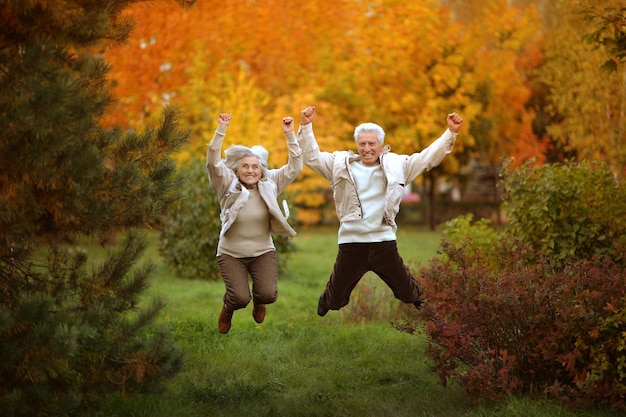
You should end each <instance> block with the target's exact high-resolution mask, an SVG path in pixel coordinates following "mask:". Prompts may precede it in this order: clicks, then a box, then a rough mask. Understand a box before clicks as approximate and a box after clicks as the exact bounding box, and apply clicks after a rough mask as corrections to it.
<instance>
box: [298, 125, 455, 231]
mask: <svg viewBox="0 0 626 417" xmlns="http://www.w3.org/2000/svg"><path fill="white" fill-rule="evenodd" d="M455 140H456V135H455V134H453V133H452V132H450V130H449V129H446V131H445V132H444V133H443V134H442V135H441V136H440V137H439V138H438V139H437V140H435V141H434V142H433V143H432V144H431V145H430V146H428V147H427V148H425V149H424V150H422V151H421V152H417V153H414V154H412V155H400V154H396V153H393V152H391V151H390V150H391V148H390V146H389V145H386V146H385V147H384V149H383V152H382V153H381V154H380V157H379V161H380V166H381V168H382V170H383V173H384V177H385V184H386V190H385V194H386V204H385V215H384V219H383V220H384V221H385V223H387V224H389V225H391V226H392V227H393V228H394V231H395V230H396V228H397V225H396V216H397V214H398V212H399V211H400V203H401V202H402V196H403V195H404V187H405V185H407V184H410V183H411V182H412V181H413V180H414V179H415V178H417V176H418V175H421V174H423V173H424V172H427V171H430V170H431V169H432V168H433V167H435V166H437V165H439V164H440V163H441V161H443V158H445V156H446V155H447V154H449V153H450V152H452V145H453V144H454V141H455ZM298 141H299V142H300V146H301V147H302V152H303V156H304V163H305V164H306V166H308V167H309V168H311V169H312V170H313V171H315V172H317V173H318V174H320V175H321V176H323V177H324V178H326V179H327V180H328V182H329V183H330V185H331V186H332V187H333V199H334V200H335V210H336V211H337V217H338V219H339V221H340V222H344V221H353V220H359V219H361V218H363V210H362V208H361V202H360V200H359V195H358V193H357V190H356V185H355V183H354V179H353V178H352V172H351V171H350V163H352V162H354V161H356V160H358V159H359V155H357V154H355V153H354V152H352V151H336V152H333V153H330V152H322V151H320V149H319V146H318V144H317V141H316V140H315V135H314V134H313V124H312V123H309V124H306V125H303V126H300V130H299V131H298Z"/></svg>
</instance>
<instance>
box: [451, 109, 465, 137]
mask: <svg viewBox="0 0 626 417" xmlns="http://www.w3.org/2000/svg"><path fill="white" fill-rule="evenodd" d="M447 120H448V129H450V132H452V133H459V130H460V129H461V125H462V124H463V118H462V117H461V116H459V115H458V114H456V113H450V114H448V117H447Z"/></svg>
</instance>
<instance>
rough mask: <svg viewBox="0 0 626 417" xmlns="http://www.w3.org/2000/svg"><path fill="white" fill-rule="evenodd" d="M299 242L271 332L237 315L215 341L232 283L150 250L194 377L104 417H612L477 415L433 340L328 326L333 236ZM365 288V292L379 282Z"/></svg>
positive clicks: (509, 408) (431, 247)
mask: <svg viewBox="0 0 626 417" xmlns="http://www.w3.org/2000/svg"><path fill="white" fill-rule="evenodd" d="M439 239H440V235H439V234H437V233H431V232H424V231H414V230H409V231H406V232H404V231H402V232H401V233H400V234H399V236H398V244H399V246H400V252H401V254H402V255H403V257H404V258H405V260H406V261H409V260H412V261H416V262H426V261H427V260H428V259H429V258H430V257H432V256H434V255H435V253H436V249H437V246H438V243H439ZM295 243H296V244H297V246H298V248H299V250H298V252H297V253H296V254H294V255H292V257H291V258H290V260H289V270H290V272H289V274H287V276H285V277H281V279H280V281H279V298H278V301H277V302H276V303H275V304H273V305H271V306H269V307H268V312H267V318H266V321H265V323H263V324H261V325H258V324H256V323H255V322H254V321H253V319H252V313H251V312H252V309H251V306H248V308H246V309H245V310H239V311H237V312H236V313H235V315H234V318H233V327H232V329H231V331H230V333H228V334H227V335H221V334H220V333H219V332H218V330H217V316H218V314H219V310H220V308H221V298H222V295H223V291H224V288H223V284H222V283H221V282H207V281H200V280H198V281H182V280H178V279H175V278H172V277H171V276H170V275H169V273H168V271H167V269H166V268H164V267H163V265H162V264H161V263H160V261H159V258H158V255H157V253H156V249H155V248H154V247H151V248H150V250H149V252H148V254H147V256H148V257H150V258H152V259H153V260H154V261H155V262H156V263H157V273H156V274H155V278H154V282H153V287H152V288H151V290H150V293H151V295H158V296H160V297H164V298H166V299H167V300H168V307H167V309H166V311H165V313H164V314H163V315H162V317H161V321H163V322H165V323H166V324H167V325H168V326H169V327H170V328H171V329H172V330H173V332H174V334H175V337H176V340H177V342H178V344H179V345H180V347H181V348H182V349H183V350H184V351H185V354H186V359H185V369H184V371H183V372H182V373H181V374H179V375H178V376H177V377H176V378H175V379H174V380H172V381H171V382H170V383H169V384H168V386H167V389H166V391H165V392H164V393H162V394H159V395H147V396H138V397H133V398H131V399H122V398H116V399H112V400H111V401H109V402H108V403H107V404H106V405H105V407H104V408H103V409H102V410H100V412H99V413H98V414H97V415H98V416H107V417H114V416H135V417H142V416H146V417H148V416H150V417H160V416H163V417H165V416H167V417H200V416H202V417H207V416H233V417H237V416H242V417H243V416H247V417H255V416H289V417H295V416H328V417H331V416H332V417H338V416H359V417H367V416H394V417H402V416H407V417H408V416H437V417H461V416H467V417H475V416H524V417H531V416H537V417H539V416H541V417H550V416H552V417H554V416H559V417H570V416H609V415H613V414H610V413H606V412H605V413H601V412H599V411H597V410H596V411H589V412H588V413H581V412H578V413H577V414H576V413H573V412H568V411H565V410H563V409H561V408H560V407H558V406H556V405H554V404H553V403H551V402H549V401H545V400H544V401H530V400H508V401H506V402H503V403H501V404H493V405H480V406H479V405H474V404H472V403H471V402H469V401H468V400H467V399H466V398H465V396H464V395H463V394H462V393H461V391H460V390H459V389H458V388H457V387H454V386H453V387H448V388H444V387H442V386H441V385H440V384H439V383H438V380H437V378H436V376H435V375H434V374H433V373H432V372H430V371H429V369H428V366H427V363H426V359H425V356H424V349H425V338H424V337H423V336H420V335H417V336H411V335H409V334H406V333H401V332H398V331H397V330H395V329H394V328H393V327H392V326H391V325H390V324H389V323H386V322H380V321H377V322H366V323H354V322H353V321H350V320H347V319H346V315H345V313H343V312H332V311H331V312H330V313H329V314H328V315H327V316H325V317H323V318H321V317H318V316H317V314H316V306H317V298H318V296H319V294H320V292H321V291H322V289H323V288H324V285H325V283H326V280H327V277H328V274H329V272H330V269H331V267H332V264H333V262H334V256H335V254H336V235H335V230H327V231H315V232H306V231H305V232H301V233H300V234H299V235H298V236H297V237H296V238H295ZM210 256H212V254H209V255H207V257H210ZM366 279H367V282H368V284H367V285H376V282H379V280H377V279H375V278H370V277H366ZM357 288H358V287H357ZM385 289H386V287H384V288H383V289H381V291H382V292H383V293H384V291H385ZM389 293H390V292H389ZM388 295H390V294H388ZM615 415H617V414H615Z"/></svg>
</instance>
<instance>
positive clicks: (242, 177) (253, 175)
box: [237, 156, 261, 187]
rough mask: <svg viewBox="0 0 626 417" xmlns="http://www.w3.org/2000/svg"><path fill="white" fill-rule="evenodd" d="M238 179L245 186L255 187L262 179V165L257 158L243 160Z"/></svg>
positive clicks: (248, 157) (238, 171)
mask: <svg viewBox="0 0 626 417" xmlns="http://www.w3.org/2000/svg"><path fill="white" fill-rule="evenodd" d="M237 177H238V178H239V181H241V182H242V183H243V184H244V185H246V186H248V187H253V186H254V185H255V184H256V183H257V182H259V180H260V179H261V163H260V162H259V158H257V157H256V156H245V157H243V158H241V163H240V164H239V168H237Z"/></svg>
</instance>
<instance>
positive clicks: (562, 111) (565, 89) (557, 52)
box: [537, 0, 626, 173]
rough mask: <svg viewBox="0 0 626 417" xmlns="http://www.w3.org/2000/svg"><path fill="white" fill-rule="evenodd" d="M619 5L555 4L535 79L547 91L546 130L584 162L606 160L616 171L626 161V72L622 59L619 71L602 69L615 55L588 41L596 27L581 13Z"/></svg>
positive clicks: (609, 1) (613, 1) (605, 0)
mask: <svg viewBox="0 0 626 417" xmlns="http://www.w3.org/2000/svg"><path fill="white" fill-rule="evenodd" d="M620 3H621V2H620V1H619V0H602V1H600V2H596V3H594V6H595V8H592V9H584V8H581V6H580V3H579V2H577V1H574V0H560V1H559V2H557V3H556V12H557V13H558V16H559V18H558V19H556V20H555V23H554V27H553V28H552V30H551V32H550V36H549V37H548V39H547V42H546V46H545V52H544V56H545V58H544V59H545V63H544V65H542V66H541V68H540V70H539V71H538V77H537V81H538V82H540V83H542V84H543V85H545V86H546V88H547V89H549V95H548V100H549V103H548V107H547V111H548V112H549V114H550V115H551V116H552V120H553V122H552V123H551V124H550V125H549V126H547V134H548V135H550V136H551V137H552V138H553V140H555V141H556V142H557V143H559V144H560V145H561V146H563V147H564V148H565V149H567V150H570V151H571V152H573V153H575V154H576V155H577V157H578V158H579V159H580V160H602V161H605V162H607V163H609V164H610V165H612V166H613V167H615V169H616V173H621V171H622V169H623V167H624V166H625V165H626V154H625V152H626V151H625V149H626V148H625V146H624V138H625V136H624V126H625V120H626V119H625V116H624V114H625V110H624V109H625V108H626V98H625V97H626V93H625V91H626V84H625V81H626V78H625V77H624V74H625V73H626V72H625V71H626V70H625V69H624V68H625V66H624V63H623V62H619V61H614V63H615V69H616V70H615V71H604V70H602V67H603V66H605V64H606V62H608V61H609V60H610V59H611V58H612V54H611V52H610V48H607V47H606V46H604V45H602V44H594V43H591V44H590V43H588V42H586V40H590V39H591V40H593V36H591V38H590V37H589V36H587V35H589V34H593V33H594V31H595V30H596V29H598V26H595V25H594V22H595V21H594V20H593V19H592V20H588V19H584V18H583V17H584V14H581V12H585V11H587V13H591V11H592V10H601V9H602V8H605V7H606V8H609V9H610V8H611V7H614V8H616V7H618V6H619V5H620ZM596 13H598V12H597V11H596ZM616 33H619V32H616ZM602 39H604V38H602ZM616 54H618V52H616ZM616 57H619V55H616ZM618 64H619V65H618Z"/></svg>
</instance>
